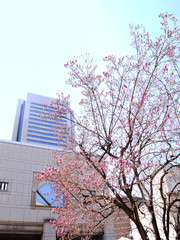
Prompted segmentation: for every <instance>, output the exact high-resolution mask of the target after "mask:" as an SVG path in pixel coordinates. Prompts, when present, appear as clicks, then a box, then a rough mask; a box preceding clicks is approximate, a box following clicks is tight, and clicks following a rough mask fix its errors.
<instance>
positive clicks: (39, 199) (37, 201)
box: [31, 172, 63, 207]
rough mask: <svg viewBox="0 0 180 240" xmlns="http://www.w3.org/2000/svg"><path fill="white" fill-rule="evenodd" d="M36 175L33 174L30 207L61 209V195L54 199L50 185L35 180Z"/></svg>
mask: <svg viewBox="0 0 180 240" xmlns="http://www.w3.org/2000/svg"><path fill="white" fill-rule="evenodd" d="M36 175H37V173H35V172H34V173H33V182H32V197H31V206H36V207H38V206H39V207H61V206H63V195H62V196H60V197H59V198H58V199H56V198H55V193H54V190H53V188H52V186H51V184H49V183H46V182H40V181H38V180H37V179H36V177H35V176H36Z"/></svg>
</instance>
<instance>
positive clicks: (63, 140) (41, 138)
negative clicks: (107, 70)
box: [12, 93, 73, 148]
mask: <svg viewBox="0 0 180 240" xmlns="http://www.w3.org/2000/svg"><path fill="white" fill-rule="evenodd" d="M52 100H53V98H50V97H45V96H40V95H37V94H32V93H28V94H27V99H26V101H25V100H19V101H18V105H17V111H16V116H15V122H14V129H13V136H12V140H13V141H18V142H26V143H34V144H41V145H49V146H59V147H62V148H63V147H66V146H67V132H65V131H64V132H63V131H62V130H63V129H66V128H67V127H68V129H70V131H71V134H73V129H72V122H71V119H72V116H71V114H70V113H69V112H64V113H63V114H64V116H65V118H60V119H58V122H57V121H56V120H55V119H53V118H51V117H47V119H46V120H44V121H43V120H41V119H40V115H41V114H43V113H45V114H46V113H47V115H48V113H49V112H51V113H53V111H55V110H54V108H51V107H47V108H46V109H44V106H45V105H46V104H47V105H49V104H50V102H51V101H52ZM67 104H68V108H69V103H67ZM58 132H61V134H58ZM58 135H59V136H60V137H59V136H58Z"/></svg>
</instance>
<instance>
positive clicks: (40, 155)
mask: <svg viewBox="0 0 180 240" xmlns="http://www.w3.org/2000/svg"><path fill="white" fill-rule="evenodd" d="M51 161H52V149H46V148H42V147H36V146H30V145H27V144H26V145H25V144H21V143H16V142H7V141H6V142H5V141H0V166H1V167H0V182H7V183H8V189H7V191H0V236H1V234H2V233H13V234H18V233H31V234H32V233H37V234H40V235H42V238H41V239H42V240H47V239H48V240H55V239H56V232H55V231H54V230H52V229H51V228H50V224H49V222H48V221H47V219H52V218H54V216H53V215H52V214H51V208H50V207H32V206H31V195H32V182H33V172H40V171H41V170H43V169H44V166H45V165H46V163H47V162H51ZM0 239H1V238H0Z"/></svg>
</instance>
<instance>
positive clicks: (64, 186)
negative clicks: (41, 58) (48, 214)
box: [37, 13, 180, 240]
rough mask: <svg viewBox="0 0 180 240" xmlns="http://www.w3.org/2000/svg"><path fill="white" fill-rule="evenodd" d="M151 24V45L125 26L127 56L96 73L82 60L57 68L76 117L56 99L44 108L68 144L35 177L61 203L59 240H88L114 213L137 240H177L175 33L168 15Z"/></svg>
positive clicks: (179, 54)
mask: <svg viewBox="0 0 180 240" xmlns="http://www.w3.org/2000/svg"><path fill="white" fill-rule="evenodd" d="M159 18H160V21H161V22H160V31H161V34H160V36H158V37H156V38H155V39H151V37H150V34H149V33H148V32H146V30H145V28H144V27H143V26H140V25H130V34H131V37H132V42H131V46H132V47H133V51H134V52H133V55H132V56H125V57H121V58H116V57H115V56H112V55H111V56H108V57H105V58H104V61H105V62H106V63H107V65H106V70H105V71H104V72H103V73H102V74H99V75H97V74H96V65H94V64H93V60H92V59H91V58H90V56H89V55H85V56H84V58H83V63H80V62H78V61H77V60H76V59H74V58H73V59H72V60H71V61H69V62H67V64H65V67H66V68H68V69H69V70H70V72H69V74H70V78H69V80H68V82H67V83H68V84H70V85H71V86H72V87H75V88H79V89H81V94H82V99H81V101H80V103H79V104H80V106H81V109H82V113H81V114H80V116H77V115H76V114H74V112H73V111H72V110H71V109H69V108H68V107H67V104H66V102H67V101H68V100H69V97H64V96H63V94H59V95H58V97H57V99H56V100H55V101H53V102H52V103H51V105H50V107H51V108H52V109H53V111H50V112H49V114H50V115H51V116H49V117H52V118H53V119H55V120H56V121H57V122H61V120H62V119H63V120H64V121H66V120H67V118H68V117H67V116H66V115H64V112H68V113H70V114H71V116H73V117H72V119H71V121H72V125H73V127H74V128H75V132H74V134H71V132H72V131H71V129H70V128H71V127H72V126H68V125H66V123H65V122H64V125H63V126H64V127H63V128H62V123H61V127H60V130H59V132H58V133H57V134H58V135H59V138H60V139H61V141H63V139H66V141H68V145H67V147H66V148H65V149H64V150H63V151H59V152H58V151H57V152H56V153H55V155H54V164H53V165H49V166H47V167H46V168H45V170H44V171H42V172H41V173H40V174H39V175H38V176H37V177H38V179H39V180H46V181H49V182H51V183H52V184H53V188H54V191H55V193H56V194H55V197H56V199H58V198H59V197H60V196H61V195H63V197H64V205H63V206H62V207H56V208H55V209H54V210H53V212H54V213H55V214H57V215H56V216H57V217H56V218H55V220H53V221H51V223H52V227H53V228H55V229H57V235H58V236H59V237H61V238H62V239H63V238H65V237H66V238H69V239H71V237H73V236H79V235H81V236H86V237H87V238H88V236H90V235H93V234H94V233H96V232H97V231H98V229H99V228H101V227H103V225H104V224H105V222H106V221H108V218H109V217H111V215H112V214H113V213H114V212H118V211H124V212H125V213H126V214H127V216H128V217H129V219H130V220H131V222H132V223H133V224H134V226H135V227H136V229H137V231H138V233H139V235H140V237H141V239H143V240H147V239H153V238H154V239H170V237H171V231H172V233H173V234H175V235H174V236H175V238H176V239H180V216H179V214H180V193H179V190H180V179H179V176H178V173H180V171H179V169H180V168H179V166H180V161H179V157H180V145H179V144H180V102H179V100H180V81H179V80H180V71H179V60H180V31H179V26H178V21H177V20H176V19H175V17H174V16H173V15H172V14H167V13H165V14H160V15H159ZM173 169H174V170H173ZM176 171H177V175H176V174H175V175H176V177H175V178H173V179H174V180H173V181H172V180H171V181H169V180H168V179H170V177H171V175H172V173H173V172H176ZM175 175H174V176H175ZM170 182H171V186H170V187H169V183H170ZM172 185H173V186H172ZM142 218H143V219H142ZM146 218H148V219H150V221H149V222H148V224H147V223H146V224H145V223H143V220H145V219H146Z"/></svg>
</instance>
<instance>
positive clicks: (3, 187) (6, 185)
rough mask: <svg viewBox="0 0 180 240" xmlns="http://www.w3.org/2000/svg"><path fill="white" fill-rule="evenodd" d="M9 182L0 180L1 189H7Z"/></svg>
mask: <svg viewBox="0 0 180 240" xmlns="http://www.w3.org/2000/svg"><path fill="white" fill-rule="evenodd" d="M7 189H8V183H7V182H0V191H7Z"/></svg>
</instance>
